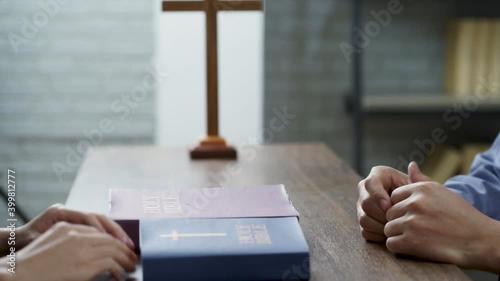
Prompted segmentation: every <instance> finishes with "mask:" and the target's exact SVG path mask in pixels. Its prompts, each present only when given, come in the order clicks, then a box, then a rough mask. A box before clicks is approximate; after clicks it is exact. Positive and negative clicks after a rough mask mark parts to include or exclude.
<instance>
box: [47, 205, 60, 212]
mask: <svg viewBox="0 0 500 281" xmlns="http://www.w3.org/2000/svg"><path fill="white" fill-rule="evenodd" d="M62 208H64V205H62V204H60V203H57V204H54V205H51V206H50V207H49V208H48V209H47V212H48V213H56V212H59V210H61V209H62Z"/></svg>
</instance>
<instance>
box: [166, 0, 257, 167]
mask: <svg viewBox="0 0 500 281" xmlns="http://www.w3.org/2000/svg"><path fill="white" fill-rule="evenodd" d="M162 5H163V7H162V9H163V11H164V12H172V11H204V12H205V14H206V49H207V66H206V67H207V136H206V137H205V138H204V139H203V140H201V141H200V143H199V145H198V146H197V147H195V148H194V149H193V150H191V158H193V159H208V158H228V159H235V158H236V150H235V149H234V148H233V147H231V146H229V145H227V144H226V141H225V140H224V139H223V138H222V137H220V136H219V108H218V107H219V100H218V91H219V89H218V67H217V62H218V61H217V12H218V11H260V10H262V0H202V1H189V0H177V1H164V2H163V3H162Z"/></svg>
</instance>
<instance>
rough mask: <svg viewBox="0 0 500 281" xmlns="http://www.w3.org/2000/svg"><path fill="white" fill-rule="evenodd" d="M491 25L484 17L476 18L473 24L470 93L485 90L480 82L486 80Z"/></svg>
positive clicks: (482, 82)
mask: <svg viewBox="0 0 500 281" xmlns="http://www.w3.org/2000/svg"><path fill="white" fill-rule="evenodd" d="M492 26H493V24H492V22H491V21H490V20H486V19H481V20H476V22H475V24H474V39H473V46H474V47H473V48H472V69H471V89H470V92H469V94H470V95H472V94H477V93H478V91H487V88H485V87H483V86H482V84H484V81H487V80H488V72H489V70H488V67H489V66H490V64H491V63H490V61H491V58H490V57H489V56H490V55H491V52H490V50H489V49H490V48H491V43H490V41H491V37H492V36H491V35H492V34H493V33H492V32H491V27H492ZM483 93H484V92H483Z"/></svg>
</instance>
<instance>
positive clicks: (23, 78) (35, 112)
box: [0, 0, 155, 217]
mask: <svg viewBox="0 0 500 281" xmlns="http://www.w3.org/2000/svg"><path fill="white" fill-rule="evenodd" d="M39 3H45V5H42V6H41V5H40V4H39ZM153 6H154V4H153V1H133V0H105V1H100V0H87V1H71V0H65V1H63V0H60V1H55V0H42V1H40V2H38V1H13V0H0V34H1V36H0V173H1V181H2V182H1V185H2V186H5V183H6V172H7V167H12V168H15V169H16V172H17V176H18V178H17V191H18V194H17V199H18V202H20V204H21V206H22V207H23V208H24V209H25V210H26V211H27V213H28V215H29V216H34V215H36V214H37V213H39V212H40V211H42V210H44V209H45V208H47V206H49V205H50V204H53V203H56V202H62V203H64V202H65V200H66V197H67V195H68V191H69V189H70V187H71V185H72V183H73V180H74V178H75V175H76V172H77V171H78V167H79V165H80V163H81V159H82V155H83V154H84V153H85V151H86V149H87V147H88V144H89V143H91V142H93V143H95V145H108V144H151V143H152V142H153V138H154V122H155V119H154V100H155V91H154V90H145V91H143V90H142V89H139V88H137V86H140V85H142V81H143V79H144V77H147V76H150V75H151V74H150V72H151V71H150V70H149V69H150V68H152V67H153V68H154V65H152V63H153V55H154V48H153V47H154V30H155V27H154V15H155V10H154V7H153ZM21 38H22V39H21ZM11 40H13V41H12V42H15V44H14V45H15V46H17V47H13V45H12V44H11ZM18 42H20V43H18ZM15 49H17V50H18V52H17V53H16V52H15ZM133 91H137V93H136V94H135V96H136V97H139V99H137V100H135V99H133V98H132V100H130V99H131V95H132V92H133ZM101 122H104V123H103V124H101ZM101 125H105V126H104V127H102V128H101ZM102 129H104V130H102ZM98 131H99V132H98ZM57 163H59V164H57ZM54 166H57V168H54ZM55 170H56V171H59V172H55ZM4 211H5V210H4V208H1V209H0V214H5V213H4ZM2 217H4V216H2Z"/></svg>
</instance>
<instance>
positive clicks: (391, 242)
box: [385, 238, 398, 253]
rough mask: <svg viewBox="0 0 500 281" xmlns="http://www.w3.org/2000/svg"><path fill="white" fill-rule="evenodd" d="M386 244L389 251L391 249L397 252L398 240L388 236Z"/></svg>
mask: <svg viewBox="0 0 500 281" xmlns="http://www.w3.org/2000/svg"><path fill="white" fill-rule="evenodd" d="M385 246H386V247H387V249H388V250H389V251H391V252H392V253H396V252H397V249H398V242H397V241H396V240H395V239H392V238H388V239H387V240H386V241H385Z"/></svg>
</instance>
